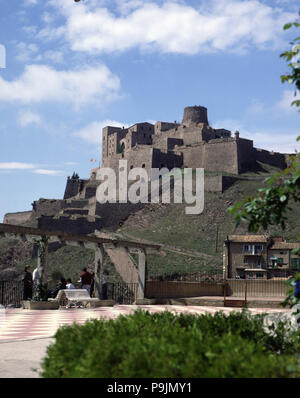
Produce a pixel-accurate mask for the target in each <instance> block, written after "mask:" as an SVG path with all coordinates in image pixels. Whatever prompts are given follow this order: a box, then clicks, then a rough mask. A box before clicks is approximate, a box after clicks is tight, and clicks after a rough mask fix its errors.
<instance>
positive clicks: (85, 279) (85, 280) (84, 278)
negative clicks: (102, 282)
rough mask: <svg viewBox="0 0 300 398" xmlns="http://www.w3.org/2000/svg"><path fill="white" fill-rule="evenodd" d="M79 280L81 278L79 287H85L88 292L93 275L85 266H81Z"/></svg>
mask: <svg viewBox="0 0 300 398" xmlns="http://www.w3.org/2000/svg"><path fill="white" fill-rule="evenodd" d="M80 280H81V289H86V290H87V291H88V293H89V294H90V292H91V284H92V280H93V275H92V274H91V273H90V272H88V270H87V269H86V268H83V270H82V274H81V275H80Z"/></svg>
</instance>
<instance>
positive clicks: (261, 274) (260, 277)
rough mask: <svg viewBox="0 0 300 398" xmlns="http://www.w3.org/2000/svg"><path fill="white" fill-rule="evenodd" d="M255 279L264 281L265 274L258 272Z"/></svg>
mask: <svg viewBox="0 0 300 398" xmlns="http://www.w3.org/2000/svg"><path fill="white" fill-rule="evenodd" d="M255 277H256V278H257V279H262V278H263V277H264V273H263V272H256V275H255Z"/></svg>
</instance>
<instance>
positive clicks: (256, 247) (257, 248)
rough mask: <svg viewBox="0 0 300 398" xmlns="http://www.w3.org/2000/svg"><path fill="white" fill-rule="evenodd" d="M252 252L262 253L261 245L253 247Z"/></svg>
mask: <svg viewBox="0 0 300 398" xmlns="http://www.w3.org/2000/svg"><path fill="white" fill-rule="evenodd" d="M254 251H255V253H258V252H262V251H263V245H255V247H254Z"/></svg>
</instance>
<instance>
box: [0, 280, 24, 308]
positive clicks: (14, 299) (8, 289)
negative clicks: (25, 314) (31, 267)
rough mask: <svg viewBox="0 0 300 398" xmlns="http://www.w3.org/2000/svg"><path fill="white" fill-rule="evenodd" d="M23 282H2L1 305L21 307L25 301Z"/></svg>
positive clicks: (0, 286)
mask: <svg viewBox="0 0 300 398" xmlns="http://www.w3.org/2000/svg"><path fill="white" fill-rule="evenodd" d="M23 292H24V282H23V281H0V304H1V305H3V306H4V307H7V306H9V305H11V306H14V307H20V306H21V301H22V300H23Z"/></svg>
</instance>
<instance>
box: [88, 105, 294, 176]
mask: <svg viewBox="0 0 300 398" xmlns="http://www.w3.org/2000/svg"><path fill="white" fill-rule="evenodd" d="M122 159H124V160H127V161H128V168H129V169H130V168H133V167H143V168H145V169H147V170H149V169H150V168H162V167H167V168H168V169H172V168H174V167H180V168H182V167H189V168H197V167H199V168H204V169H205V170H208V171H224V172H228V173H231V174H240V173H242V172H245V171H249V170H255V169H256V166H257V161H260V162H262V163H267V164H270V165H272V166H276V167H280V168H283V167H285V165H286V163H285V155H284V154H281V153H275V152H269V151H266V150H262V149H257V148H255V147H254V146H253V141H252V140H249V139H246V138H241V137H240V136H239V132H237V131H236V132H235V133H234V136H232V134H231V132H230V131H229V130H226V129H214V128H212V127H211V126H210V125H209V123H208V119H207V109H206V108H205V107H203V106H191V107H186V108H185V109H184V114H183V119H182V122H181V123H176V122H174V123H170V122H156V123H155V124H154V125H153V124H151V123H136V124H134V125H133V126H131V127H128V128H124V127H123V128H120V127H114V126H107V127H104V128H103V131H102V166H103V167H111V168H113V169H114V170H118V166H119V160H122ZM93 172H95V170H93Z"/></svg>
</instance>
